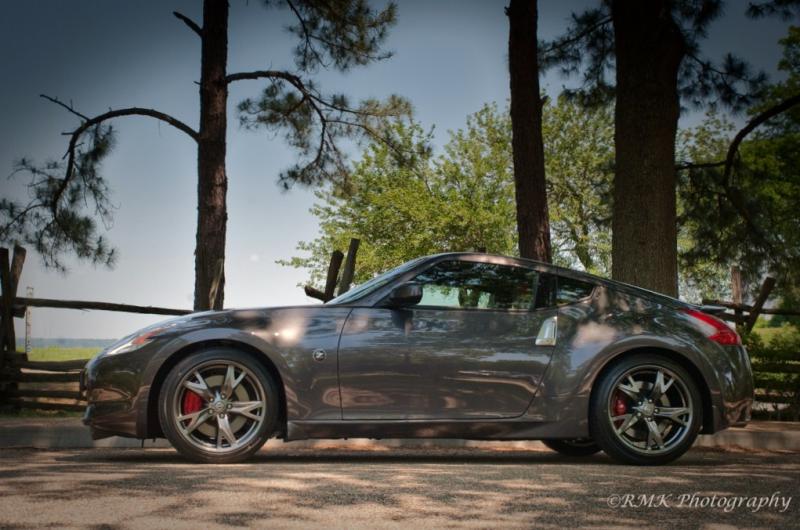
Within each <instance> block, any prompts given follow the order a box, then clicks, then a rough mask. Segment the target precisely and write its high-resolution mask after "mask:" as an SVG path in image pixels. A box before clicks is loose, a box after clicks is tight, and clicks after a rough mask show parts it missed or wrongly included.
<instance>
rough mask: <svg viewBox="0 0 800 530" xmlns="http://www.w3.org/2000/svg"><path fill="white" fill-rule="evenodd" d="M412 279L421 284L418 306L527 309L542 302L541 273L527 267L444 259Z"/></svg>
mask: <svg viewBox="0 0 800 530" xmlns="http://www.w3.org/2000/svg"><path fill="white" fill-rule="evenodd" d="M413 281H415V282H417V283H419V284H421V285H422V300H421V301H420V302H419V304H418V305H419V306H433V307H453V308H461V309H505V310H508V309H511V310H526V311H528V310H531V309H535V308H536V307H538V305H537V304H538V303H541V300H540V299H541V296H537V291H538V287H539V274H538V273H537V272H536V271H534V270H531V269H527V268H524V267H514V266H508V265H497V264H494V263H480V262H471V261H458V260H452V261H442V262H440V263H437V264H436V265H434V266H433V267H431V268H430V269H428V270H426V271H424V272H422V273H421V274H419V275H417V276H416V277H415V278H414V280H413ZM545 298H549V297H545Z"/></svg>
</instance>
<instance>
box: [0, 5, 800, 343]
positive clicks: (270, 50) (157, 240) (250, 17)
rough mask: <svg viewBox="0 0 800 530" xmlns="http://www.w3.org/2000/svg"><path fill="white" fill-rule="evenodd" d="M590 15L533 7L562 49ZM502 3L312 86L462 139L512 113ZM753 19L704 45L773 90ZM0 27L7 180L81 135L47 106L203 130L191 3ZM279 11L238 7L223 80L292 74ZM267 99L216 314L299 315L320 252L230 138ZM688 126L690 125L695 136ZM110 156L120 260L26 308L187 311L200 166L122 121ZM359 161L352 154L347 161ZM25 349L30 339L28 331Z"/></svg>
mask: <svg viewBox="0 0 800 530" xmlns="http://www.w3.org/2000/svg"><path fill="white" fill-rule="evenodd" d="M590 4H592V2H588V1H583V0H581V1H578V0H575V1H558V0H540V2H539V9H540V20H539V25H540V28H539V31H540V37H542V38H545V39H546V38H549V37H554V36H555V35H557V34H559V33H560V32H561V31H562V30H563V28H564V27H565V24H566V21H567V19H568V17H569V14H570V12H572V11H576V10H580V9H581V8H582V7H584V6H586V5H590ZM505 5H506V2H505V1H494V0H475V1H467V0H462V1H455V0H451V1H444V0H441V1H437V0H428V1H414V0H402V1H400V2H399V10H398V23H397V25H396V26H395V27H394V28H393V29H392V31H391V33H390V37H389V39H388V42H387V48H388V49H390V50H393V51H394V52H395V55H394V57H393V58H392V59H390V60H387V61H383V62H381V63H378V64H374V65H371V66H369V67H366V68H361V69H354V70H352V71H350V72H348V73H347V74H339V73H335V72H321V73H320V74H319V75H317V76H316V78H315V79H316V80H317V82H318V84H319V85H320V87H321V88H322V89H323V90H324V91H342V92H345V93H347V94H349V95H350V96H351V97H353V98H354V99H356V98H360V97H369V96H376V97H385V96H388V95H389V94H392V93H396V94H400V95H402V96H404V97H406V98H408V99H409V100H410V101H411V102H412V104H413V105H414V110H415V117H416V118H417V119H418V120H419V121H420V122H421V123H422V124H423V125H424V126H425V127H430V126H431V125H435V126H436V129H435V130H436V137H435V142H436V144H437V145H442V144H443V143H444V142H446V141H447V138H448V135H447V131H449V130H454V129H457V128H460V127H462V126H463V125H464V122H465V118H466V116H467V115H468V114H470V113H472V112H475V111H476V110H478V109H479V108H480V107H481V106H482V105H483V104H484V103H486V102H492V101H494V102H498V103H499V104H501V105H504V104H505V102H506V101H507V99H508V76H507V70H506V47H507V38H508V37H507V22H506V19H505V15H504V13H503V8H504V6H505ZM745 6H746V2H745V1H742V0H733V1H730V2H728V6H727V13H726V15H725V17H723V19H721V20H719V21H717V22H716V23H715V24H714V25H713V26H712V28H711V31H710V34H709V38H708V40H707V42H706V44H705V46H704V51H705V52H706V53H707V55H709V56H710V57H712V58H719V57H721V56H722V54H723V53H724V52H726V51H733V52H735V53H737V54H739V55H740V56H742V57H744V58H745V59H747V60H749V61H751V63H752V64H753V65H755V66H757V67H759V68H763V69H765V70H767V71H768V72H772V73H774V65H775V63H776V62H777V60H778V58H779V56H780V49H779V47H778V45H777V40H778V39H779V38H780V37H782V36H783V35H784V34H785V33H786V25H787V24H786V23H783V22H779V21H775V20H768V21H756V22H753V21H749V20H746V19H745V18H744V16H743V12H744V8H745ZM3 10H4V16H3V17H2V18H0V71H2V72H3V73H4V82H3V83H2V84H0V104H2V105H3V108H2V116H3V118H2V121H0V174H8V173H10V172H11V168H12V164H13V161H14V160H15V159H17V158H19V157H21V156H31V157H34V158H37V159H40V160H41V159H46V158H56V157H60V156H61V155H62V154H63V152H64V150H65V147H66V143H65V139H64V137H63V136H61V134H60V133H61V132H62V131H67V130H70V129H71V128H74V126H75V123H76V122H75V120H74V119H73V117H72V116H71V115H69V114H68V113H66V112H64V111H63V110H61V109H59V108H57V107H55V106H54V105H52V104H50V103H47V102H46V101H44V100H42V99H40V98H39V97H38V95H39V94H40V93H45V94H48V95H51V96H54V97H59V98H61V99H62V100H65V101H71V102H72V103H73V104H74V105H75V107H76V108H77V109H78V110H80V111H81V112H83V113H85V114H96V113H100V112H103V111H105V110H107V109H108V108H109V107H111V108H118V107H124V106H134V105H135V106H143V107H152V108H156V109H159V110H162V111H164V112H167V113H169V114H172V115H174V116H176V117H177V118H179V119H181V120H183V121H185V122H187V123H189V124H191V125H195V124H196V123H197V121H198V116H197V113H198V103H197V100H198V94H197V86H196V85H195V84H194V81H196V80H197V79H198V78H199V58H200V54H199V51H200V46H199V40H198V39H197V37H196V36H195V35H194V34H193V33H192V32H191V31H189V30H188V29H187V28H186V27H185V26H183V24H182V23H180V22H179V21H178V20H177V19H175V18H174V17H173V16H172V15H171V12H172V11H173V10H179V11H181V12H183V13H184V14H186V15H189V16H190V17H192V18H194V19H195V20H198V21H199V20H200V19H201V17H200V12H201V3H200V2H199V1H187V0H161V1H136V2H134V1H129V2H122V1H100V0H82V1H65V0H36V1H31V2H16V3H11V2H5V3H4V4H3ZM288 17H289V13H288V12H287V11H285V10H277V9H265V8H264V7H263V6H262V4H261V2H259V1H257V0H251V1H249V2H247V1H244V0H231V19H230V26H229V30H230V48H229V71H231V72H235V71H241V70H253V69H263V68H267V67H272V68H291V67H292V60H291V55H290V50H291V48H292V47H293V44H294V40H293V37H292V36H291V35H289V34H288V33H286V32H285V31H284V30H283V27H284V26H285V25H286V23H288V22H289V21H290V19H289V18H288ZM565 83H568V81H566V80H563V79H561V78H560V77H558V76H557V75H555V74H549V75H548V76H546V77H545V78H544V80H543V86H544V88H545V89H546V90H547V91H548V92H549V93H550V94H551V95H556V94H557V93H558V91H559V90H560V88H561V87H562V85H564V84H565ZM262 86H263V85H262V84H261V83H259V82H255V81H253V82H243V83H238V84H236V85H235V86H233V87H232V90H231V94H230V96H231V97H230V110H231V113H230V117H229V136H228V176H229V195H228V207H229V223H228V245H227V262H226V277H227V286H226V296H225V301H226V306H230V307H246V306H270V305H285V304H296V303H306V302H309V301H310V300H309V299H307V298H306V297H305V296H304V295H303V293H302V291H301V289H299V288H298V287H296V285H297V284H298V283H299V282H302V281H304V279H305V278H306V274H305V272H303V271H299V270H295V269H291V268H287V267H281V266H279V265H276V264H275V260H276V259H280V258H286V257H289V256H292V255H293V254H294V252H295V250H294V248H295V245H296V243H297V242H298V241H300V240H309V239H313V238H314V237H315V235H316V233H317V229H318V226H317V222H316V220H315V218H314V217H312V216H311V215H310V214H309V213H308V209H309V208H310V207H311V205H312V203H313V196H312V193H311V191H310V190H306V189H302V188H295V189H293V190H291V191H289V192H282V191H281V190H280V188H279V187H278V186H277V184H276V181H277V177H278V174H279V172H280V171H281V170H282V169H285V168H286V167H288V166H289V165H290V164H291V163H292V161H293V160H294V156H295V155H294V153H293V152H292V151H291V150H290V149H289V148H288V147H287V146H286V145H285V144H284V143H283V142H282V140H281V138H280V136H279V137H277V138H275V137H273V136H272V135H271V134H269V133H265V132H247V131H243V130H240V129H239V127H238V124H237V120H236V118H235V112H234V106H235V104H236V102H238V101H239V100H241V99H242V98H244V97H247V96H253V95H256V94H257V93H258V92H259V90H260V88H261V87H262ZM697 119H699V118H698V115H697V114H696V113H695V114H688V115H687V116H685V117H684V119H683V123H692V122H696V121H697ZM115 127H116V128H117V130H118V145H117V148H116V149H115V151H114V153H113V154H112V156H111V157H110V158H108V160H107V161H106V163H105V164H104V174H105V175H106V176H107V177H108V181H109V183H110V185H111V187H112V189H113V201H114V203H115V204H116V205H117V206H118V209H117V210H116V212H115V219H114V225H113V227H111V229H110V230H109V232H108V237H109V238H110V240H111V241H112V242H113V244H114V245H115V246H116V247H117V248H118V249H119V252H120V256H119V260H118V263H117V265H116V267H115V268H114V269H112V270H108V269H105V268H102V267H99V268H98V267H94V266H92V265H89V264H85V263H78V262H75V261H73V260H68V266H69V269H70V270H69V273H68V274H67V275H62V274H59V273H57V272H54V271H50V270H46V269H44V268H43V267H42V265H41V261H40V259H39V257H38V256H37V255H36V254H35V253H33V252H31V253H29V258H28V262H27V264H26V266H25V270H24V273H23V277H22V280H21V283H20V291H22V292H24V289H25V287H26V286H33V287H34V288H35V294H36V296H39V297H46V298H62V299H81V300H100V301H110V302H125V303H132V304H144V305H160V306H168V307H180V308H188V307H191V303H192V289H193V282H194V279H193V278H194V276H193V274H194V257H193V251H194V237H195V222H196V210H195V208H196V197H195V186H196V167H195V161H196V151H195V149H194V146H193V145H192V142H191V141H190V140H189V139H188V138H186V137H184V136H183V135H182V133H179V132H177V131H175V130H173V129H172V128H170V127H168V126H165V125H160V124H159V123H158V122H156V121H154V120H150V119H147V118H123V119H120V120H117V121H116V122H115ZM354 154H355V155H357V153H354ZM1 182H2V184H0V186H2V189H1V190H0V194H2V195H3V196H12V197H20V196H24V193H25V183H26V180H25V178H24V177H23V178H20V177H17V178H15V179H12V180H5V179H3V180H2V181H1ZM159 319H160V317H149V316H135V315H127V314H115V313H106V312H80V311H69V310H48V309H37V310H35V311H34V330H33V335H34V336H36V337H76V338H80V337H86V338H89V337H96V338H113V337H118V336H121V335H124V334H126V333H128V332H130V331H132V330H135V329H136V328H138V327H141V326H143V325H146V324H149V323H151V322H153V321H156V320H159ZM18 324H19V325H18V328H17V329H18V333H20V334H21V333H22V326H21V322H19V323H18Z"/></svg>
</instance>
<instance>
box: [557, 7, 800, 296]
mask: <svg viewBox="0 0 800 530" xmlns="http://www.w3.org/2000/svg"><path fill="white" fill-rule="evenodd" d="M789 1H790V2H793V1H794V0H789ZM722 7H723V2H722V1H721V0H700V1H695V0H649V1H647V2H641V1H636V0H603V1H601V2H599V6H598V7H595V8H591V9H589V10H587V11H585V12H583V13H580V14H577V15H573V21H572V24H571V25H570V27H569V28H568V30H567V32H566V33H565V34H564V35H563V36H562V37H560V38H558V39H556V40H555V41H553V42H551V43H548V44H547V45H545V47H544V59H543V65H544V66H545V67H551V66H556V65H558V66H560V67H561V69H562V71H563V72H565V73H567V74H574V73H578V72H582V75H583V84H582V86H581V87H580V88H578V89H577V90H573V91H572V92H573V93H574V94H576V95H577V96H579V97H580V98H581V99H582V100H583V101H584V102H585V103H587V104H594V103H597V102H601V101H608V100H610V99H612V98H614V97H616V106H615V119H616V124H615V143H616V167H615V171H616V174H615V179H614V193H613V197H614V204H613V213H612V228H613V236H612V237H613V242H612V276H613V277H614V278H616V279H618V280H622V281H626V282H630V283H635V284H638V285H641V286H643V287H647V288H650V289H653V290H656V291H661V292H664V293H667V294H671V295H677V230H676V223H677V217H676V206H675V205H676V198H675V186H676V176H675V160H674V153H675V137H676V132H677V123H678V118H679V114H680V108H681V103H686V104H689V105H693V106H700V105H705V104H709V105H712V106H714V105H717V104H720V103H721V104H725V105H728V106H730V107H733V108H736V109H741V108H743V107H744V106H745V105H747V104H749V103H750V102H751V101H752V98H753V97H754V96H755V95H756V94H757V92H758V89H759V87H760V86H761V84H762V83H763V80H764V76H763V74H753V73H751V72H750V71H749V69H748V67H747V65H746V64H744V63H743V62H742V61H741V60H739V59H737V58H735V57H733V56H732V55H730V54H728V55H726V56H725V57H724V59H723V61H722V62H721V64H714V63H712V62H711V61H709V60H708V59H706V58H704V57H702V56H701V54H700V52H699V47H700V46H699V43H700V41H701V40H702V38H704V37H705V35H706V31H707V28H708V26H709V24H710V23H711V22H712V21H713V20H714V19H715V18H716V17H718V16H719V14H720V13H721V12H722Z"/></svg>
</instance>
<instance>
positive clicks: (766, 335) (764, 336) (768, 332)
mask: <svg viewBox="0 0 800 530" xmlns="http://www.w3.org/2000/svg"><path fill="white" fill-rule="evenodd" d="M753 333H755V334H757V335H758V336H759V337H761V340H762V341H764V344H769V343H770V342H772V339H774V338H775V337H777V336H778V335H783V334H793V333H797V331H796V329H795V328H794V326H781V327H779V328H753Z"/></svg>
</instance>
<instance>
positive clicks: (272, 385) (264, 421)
mask: <svg viewBox="0 0 800 530" xmlns="http://www.w3.org/2000/svg"><path fill="white" fill-rule="evenodd" d="M229 366H233V367H234V368H233V370H234V371H233V374H234V375H235V373H236V369H237V368H238V369H239V370H240V372H239V375H240V376H241V377H242V379H241V380H240V382H239V383H237V384H235V385H231V386H232V387H233V391H232V392H231V394H234V392H235V393H239V394H241V393H245V395H246V394H247V392H248V391H250V392H251V393H252V394H253V395H254V396H257V397H258V398H259V399H258V401H260V402H261V403H262V404H261V405H259V406H258V407H257V409H255V410H256V411H257V412H252V410H253V409H248V410H247V411H246V412H242V413H241V415H240V414H239V413H238V412H237V411H235V410H233V409H235V408H236V407H237V406H238V405H240V404H244V405H246V404H252V403H255V402H256V401H236V400H234V399H230V400H229V402H228V403H229V404H228V407H227V408H228V409H229V411H228V412H227V414H225V413H224V412H222V413H219V412H215V411H214V409H213V406H212V404H217V403H216V402H217V401H220V400H219V396H220V394H219V392H220V391H223V392H224V389H223V385H224V384H225V381H226V379H225V376H224V375H221V374H222V373H223V372H222V370H225V368H226V367H229ZM204 370H205V371H206V372H205V373H206V374H208V373H209V371H214V370H217V371H218V373H219V374H220V375H212V376H211V377H210V378H209V377H206V378H205V379H204V378H203V377H202V376H201V378H200V379H197V378H196V375H195V374H197V373H198V372H200V371H204ZM212 373H213V372H212ZM225 373H227V372H225ZM186 378H192V381H194V382H196V381H202V384H203V385H204V386H205V388H207V389H209V390H211V392H212V393H214V394H215V395H216V396H217V397H216V398H212V401H207V400H206V399H205V398H201V399H200V401H201V402H202V404H201V405H198V406H199V407H201V408H202V410H203V411H204V412H203V416H201V417H205V418H207V419H205V420H203V421H204V423H201V422H198V426H197V427H195V430H194V431H192V433H191V434H184V432H186V431H187V430H188V429H189V428H190V426H191V422H192V420H185V419H184V420H178V418H179V417H183V416H181V414H180V411H179V407H180V406H181V405H179V403H182V402H183V401H180V398H181V396H183V397H184V398H185V393H186V392H187V390H186V387H185V386H184V384H183V382H185V381H186ZM206 379H208V380H210V381H216V382H218V384H217V385H215V384H212V383H206ZM234 379H235V378H234ZM220 381H221V383H219V382H220ZM194 382H190V384H194ZM193 393H195V394H196V395H198V396H199V393H198V392H193ZM278 396H279V394H278V387H277V384H276V382H275V381H274V380H273V378H272V376H271V375H270V374H269V373H268V372H267V370H265V369H264V367H263V366H262V365H261V363H259V362H258V360H256V359H255V358H253V357H252V356H251V355H249V354H247V353H244V352H242V351H238V350H235V349H230V348H212V349H207V350H203V351H201V352H197V353H194V354H192V355H190V356H189V357H187V358H186V359H183V360H182V361H180V362H179V363H178V364H177V365H176V366H175V367H174V368H173V369H172V370H171V371H170V372H169V374H168V375H167V378H166V380H165V381H164V384H163V386H162V387H161V392H160V395H159V404H158V418H159V421H160V422H161V429H162V431H163V432H164V435H165V436H166V437H167V439H168V440H169V441H170V443H171V444H172V446H173V447H175V449H177V451H178V452H179V453H180V454H181V455H183V456H184V457H186V458H188V459H190V460H193V461H195V462H203V463H210V464H229V463H234V462H241V461H243V460H245V459H247V458H249V457H250V456H252V455H253V454H254V453H255V452H256V451H258V450H259V449H260V448H261V447H262V446H263V445H264V443H265V442H266V441H267V440H268V439H269V438H270V437H271V436H272V435H273V434H274V433H275V430H276V427H277V423H278V415H279V406H278V399H279V398H278ZM251 399H252V397H251ZM262 399H263V401H262ZM244 408H247V407H244ZM223 410H224V408H223ZM206 411H207V413H206ZM247 413H249V414H250V416H257V418H256V419H250V418H249V417H245V416H244V415H245V414H247ZM226 417H227V418H228V419H229V420H230V422H229V421H228V420H225V419H224V418H226ZM237 418H238V419H237ZM221 421H224V422H225V425H226V426H227V427H228V429H229V432H231V433H234V436H233V438H234V440H226V437H225V436H224V435H223V436H220V431H221V430H222V431H223V433H224V432H225V431H224V429H221V427H220V425H221V424H220V422H221ZM184 422H188V425H187V424H186V423H184ZM237 424H239V425H240V427H236V428H235V429H234V427H235V426H236V425H237ZM215 426H216V427H215ZM201 427H202V429H204V430H206V431H209V430H210V429H215V430H216V446H214V443H215V440H214V438H213V436H214V435H211V434H208V435H207V436H206V438H208V439H207V440H205V442H206V443H205V444H203V443H202V442H203V440H199V438H201V437H202V436H205V435H203V433H201V432H200V431H201ZM245 430H246V431H247V432H246V433H245V434H243V435H242V436H241V438H239V441H241V446H238V447H237V446H236V445H237V440H236V434H235V433H238V432H243V433H244V432H245ZM226 443H227V445H228V446H227V447H225V444H226Z"/></svg>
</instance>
